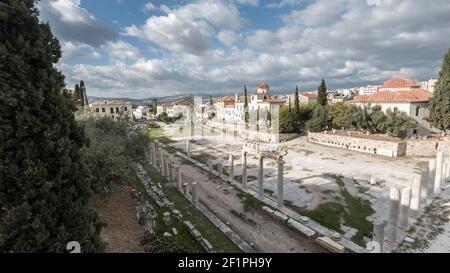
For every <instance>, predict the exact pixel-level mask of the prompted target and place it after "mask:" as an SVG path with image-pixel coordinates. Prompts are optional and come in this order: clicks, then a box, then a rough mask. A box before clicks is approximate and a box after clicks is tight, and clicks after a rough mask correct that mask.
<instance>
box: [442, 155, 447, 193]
mask: <svg viewBox="0 0 450 273" xmlns="http://www.w3.org/2000/svg"><path fill="white" fill-rule="evenodd" d="M446 182H447V162H444V163H443V164H442V179H441V190H443V189H444V188H445V183H446Z"/></svg>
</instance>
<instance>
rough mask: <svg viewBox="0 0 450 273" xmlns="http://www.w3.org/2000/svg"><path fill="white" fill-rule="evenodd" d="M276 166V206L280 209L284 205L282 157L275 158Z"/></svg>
mask: <svg viewBox="0 0 450 273" xmlns="http://www.w3.org/2000/svg"><path fill="white" fill-rule="evenodd" d="M277 167H278V190H277V203H278V208H279V209H281V208H282V207H283V206H284V177H283V172H284V161H283V157H282V156H280V157H278V160H277Z"/></svg>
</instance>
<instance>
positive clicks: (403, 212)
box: [400, 187, 411, 229]
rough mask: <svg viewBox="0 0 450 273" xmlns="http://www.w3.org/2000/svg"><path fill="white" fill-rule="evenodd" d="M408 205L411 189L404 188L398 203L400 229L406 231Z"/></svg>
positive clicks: (409, 203)
mask: <svg viewBox="0 0 450 273" xmlns="http://www.w3.org/2000/svg"><path fill="white" fill-rule="evenodd" d="M410 205H411V188H410V187H406V188H404V189H403V190H402V193H401V201H400V227H402V228H403V229H408V224H409V206H410Z"/></svg>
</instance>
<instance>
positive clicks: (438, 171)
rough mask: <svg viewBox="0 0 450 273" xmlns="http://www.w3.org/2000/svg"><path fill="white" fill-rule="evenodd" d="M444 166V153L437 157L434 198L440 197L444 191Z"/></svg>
mask: <svg viewBox="0 0 450 273" xmlns="http://www.w3.org/2000/svg"><path fill="white" fill-rule="evenodd" d="M443 164H444V151H440V152H438V154H437V156H436V176H435V177H434V196H437V195H439V193H440V192H441V189H442V167H443V166H442V165H443Z"/></svg>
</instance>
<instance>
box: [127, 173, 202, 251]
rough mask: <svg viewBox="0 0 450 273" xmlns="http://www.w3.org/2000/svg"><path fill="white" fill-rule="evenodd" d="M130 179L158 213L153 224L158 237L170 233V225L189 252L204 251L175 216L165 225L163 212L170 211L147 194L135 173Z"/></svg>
mask: <svg viewBox="0 0 450 273" xmlns="http://www.w3.org/2000/svg"><path fill="white" fill-rule="evenodd" d="M131 179H132V181H133V183H134V185H135V186H136V189H137V190H138V191H139V192H141V193H142V194H143V196H144V198H145V200H146V201H147V202H149V203H150V204H151V205H152V206H153V208H154V209H155V211H156V213H157V214H158V217H157V218H156V225H155V234H156V236H157V237H158V238H162V237H163V235H164V233H166V232H168V233H171V234H172V227H174V228H176V229H177V231H178V235H177V236H176V238H177V239H178V240H179V241H180V243H181V244H183V246H185V247H186V248H187V249H189V251H190V252H193V253H200V252H204V250H203V248H202V246H201V245H200V243H198V242H197V241H196V240H195V239H194V238H193V237H192V236H191V234H189V232H188V231H187V230H186V228H185V227H184V225H183V223H181V222H180V221H178V220H177V219H176V218H175V217H173V216H172V224H171V225H170V226H166V225H165V223H164V221H163V214H164V213H165V212H170V211H169V210H168V209H166V208H161V207H159V206H158V205H157V204H156V202H155V201H153V199H152V198H151V197H150V196H149V195H148V194H147V192H146V191H145V188H144V185H143V184H142V183H141V181H140V180H139V178H138V177H137V175H136V173H134V172H133V173H132V174H131Z"/></svg>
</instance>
